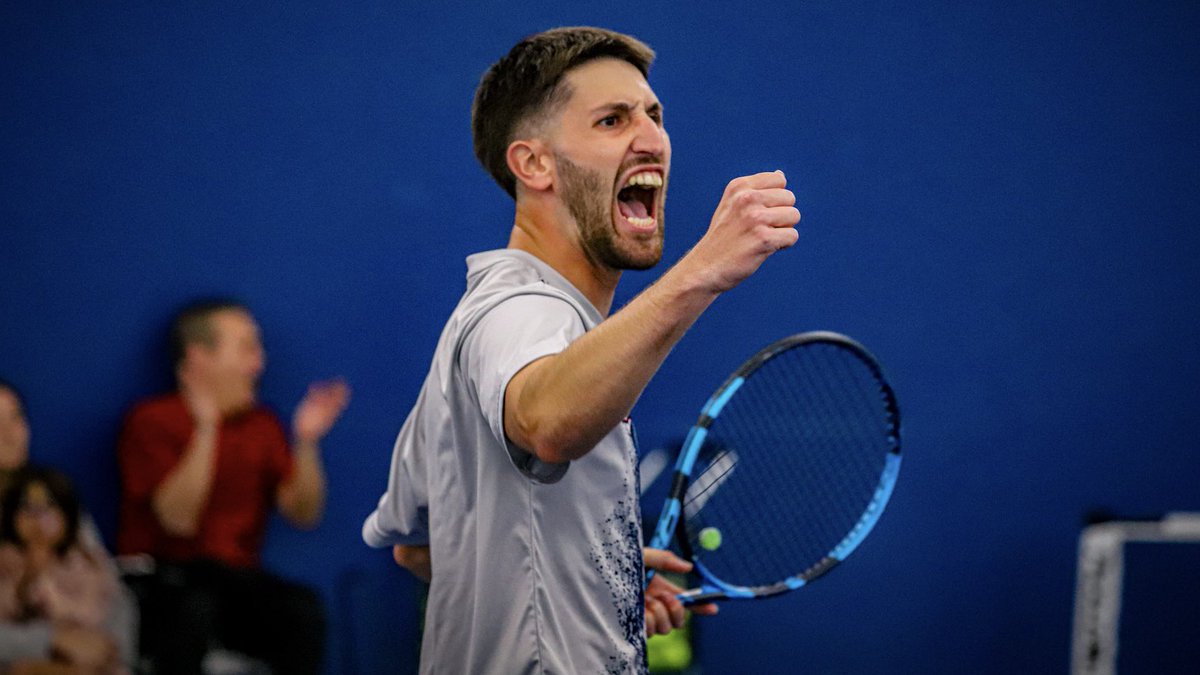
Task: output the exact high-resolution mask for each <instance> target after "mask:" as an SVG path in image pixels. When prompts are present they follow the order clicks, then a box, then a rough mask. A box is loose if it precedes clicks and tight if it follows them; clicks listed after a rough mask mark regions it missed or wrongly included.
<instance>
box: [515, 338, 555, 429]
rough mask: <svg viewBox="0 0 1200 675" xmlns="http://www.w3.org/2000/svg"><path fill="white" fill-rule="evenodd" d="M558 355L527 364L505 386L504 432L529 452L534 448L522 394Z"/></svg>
mask: <svg viewBox="0 0 1200 675" xmlns="http://www.w3.org/2000/svg"><path fill="white" fill-rule="evenodd" d="M556 356H557V355H556V354H552V355H549V356H543V357H540V358H538V359H536V360H534V361H533V362H531V363H529V364H527V365H525V367H523V368H521V369H520V370H518V371H517V372H516V374H515V375H513V376H512V378H510V379H509V381H508V386H506V387H505V388H504V414H503V419H504V434H505V436H506V438H507V440H508V441H509V442H511V443H512V444H513V445H516V446H517V447H520V448H522V449H524V450H526V451H528V452H533V451H534V448H533V442H532V439H531V438H530V436H529V434H528V433H527V432H528V431H529V430H528V429H527V428H526V427H525V426H523V424H522V420H523V419H525V416H524V415H522V413H523V412H524V411H523V410H522V409H521V395H522V393H523V392H524V391H525V384H526V383H527V382H529V380H530V379H531V378H533V377H536V374H537V371H538V370H540V369H541V368H543V367H545V366H547V365H549V362H550V361H551V360H552V359H554V358H556Z"/></svg>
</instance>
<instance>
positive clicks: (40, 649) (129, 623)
mask: <svg viewBox="0 0 1200 675" xmlns="http://www.w3.org/2000/svg"><path fill="white" fill-rule="evenodd" d="M29 439H30V431H29V422H28V419H27V417H26V408H25V401H24V398H23V397H22V396H21V394H20V392H19V391H18V390H17V388H16V387H15V386H13V385H12V384H10V383H8V382H5V381H3V380H0V522H9V521H10V518H9V514H10V513H11V515H12V518H11V522H12V523H13V527H12V531H13V534H14V535H15V534H16V530H17V528H16V523H17V521H18V518H17V515H18V514H16V513H15V511H14V510H13V509H15V508H16V507H13V509H9V508H6V506H5V504H6V502H8V501H9V499H6V497H7V496H8V486H9V485H10V484H11V483H12V482H13V481H14V480H20V481H21V482H22V484H24V482H25V480H24V479H23V478H22V474H23V473H24V471H25V467H26V464H27V463H28V461H29ZM68 487H69V485H68ZM34 491H35V492H38V489H37V488H34ZM25 492H28V490H25ZM47 496H48V495H45V494H36V495H34V496H33V497H32V499H33V500H34V501H36V500H38V499H41V498H43V497H47ZM12 499H13V500H15V502H14V503H16V504H20V503H22V499H21V495H17V496H13V497H12ZM30 506H31V508H32V507H35V506H36V504H33V503H32V502H31V503H30ZM59 508H60V509H61V504H60V505H59ZM72 512H75V513H76V514H77V515H76V516H75V518H74V519H75V521H76V522H77V526H76V528H75V529H76V531H77V534H75V535H72V536H71V537H70V538H71V540H72V541H71V543H72V546H70V547H69V548H70V549H71V550H73V551H75V553H73V554H72V555H71V556H69V557H70V558H72V560H73V561H74V562H73V563H72V564H75V563H76V562H77V561H79V560H81V559H82V560H86V561H87V563H88V564H87V565H85V566H86V567H87V569H88V570H89V571H88V572H87V574H85V575H84V576H85V577H88V580H83V583H84V584H89V583H91V582H96V581H98V579H99V578H104V579H108V580H111V581H112V582H114V583H115V582H116V578H117V571H116V566H115V565H114V564H113V561H112V559H111V557H110V556H109V555H108V552H107V551H106V550H105V548H104V546H103V544H102V543H101V540H100V535H99V532H98V531H97V529H96V526H95V524H94V523H93V522H92V520H91V518H90V517H88V515H87V514H86V513H85V512H83V511H82V509H79V510H78V511H76V507H72V506H70V505H69V504H68V506H67V508H66V509H65V510H61V516H60V517H62V518H63V521H64V522H66V521H67V520H70V518H69V517H68V516H67V514H68V513H72ZM27 515H28V514H27ZM44 519H45V520H51V521H53V520H55V519H56V517H55V516H53V515H50V516H49V517H47V518H44ZM20 520H22V521H24V520H26V519H25V518H21V519H20ZM35 520H36V519H35ZM52 524H53V523H52ZM64 534H65V533H64ZM8 547H9V556H8V558H7V560H8V562H9V563H13V562H14V557H13V554H14V553H16V554H17V558H18V559H20V560H19V567H14V566H13V565H12V564H10V565H9V566H7V567H5V568H4V570H0V586H2V587H7V586H8V585H9V584H14V585H15V584H17V583H20V581H21V579H20V578H17V576H18V574H19V576H22V577H23V576H25V574H24V571H25V570H26V569H30V571H33V570H32V568H26V566H25V564H24V560H23V556H21V555H20V553H19V551H14V550H13V548H17V549H19V546H17V545H16V544H15V542H11V541H10V542H9V546H8ZM33 555H34V557H35V558H40V559H41V561H42V562H45V561H47V560H48V559H50V556H47V555H46V554H45V552H44V551H42V552H38V553H34V554H33ZM54 557H55V558H57V556H54ZM51 562H53V560H51ZM35 567H36V565H35ZM45 567H47V566H46V565H42V568H43V570H44V568H45ZM50 567H54V568H55V569H54V571H53V572H52V573H51V574H48V575H45V578H46V579H48V580H49V579H54V580H56V581H57V582H63V583H66V584H67V586H68V587H69V586H71V584H73V583H74V582H73V581H72V579H71V578H70V575H69V574H68V575H66V576H65V577H64V576H63V572H64V571H65V570H68V569H71V564H68V565H67V566H66V567H62V566H57V565H51V566H50ZM18 569H19V570H21V571H20V572H19V573H18V572H17V571H16V570H18ZM36 576H40V575H31V579H32V578H33V577H36ZM55 583H56V582H55V581H47V582H43V583H42V584H40V585H41V586H42V587H47V586H53V585H54V584H55ZM107 584H108V582H107V581H103V580H99V582H98V586H99V587H105V586H107ZM37 586H38V584H33V585H32V587H37ZM14 587H15V586H14ZM108 587H109V588H111V589H113V593H114V595H112V597H111V598H109V600H107V601H106V603H108V607H107V614H106V616H105V617H104V619H103V621H102V622H101V624H103V625H97V624H95V623H81V622H77V621H61V620H60V621H56V620H54V618H53V617H52V616H51V615H48V614H44V613H40V612H38V611H26V610H24V609H23V610H20V611H19V612H18V613H12V612H0V671H4V672H11V673H59V672H62V673H71V672H79V671H84V672H88V671H95V670H97V669H103V668H107V669H108V670H110V671H111V670H114V669H116V668H117V667H118V665H119V664H120V663H125V664H130V663H132V662H133V660H134V658H135V646H134V634H135V633H136V629H137V615H136V609H135V606H134V603H133V601H132V599H131V598H130V596H129V594H128V592H127V591H126V590H125V589H124V588H123V587H122V586H120V585H119V584H116V585H115V586H108ZM35 595H36V594H35ZM56 597H57V598H58V599H59V600H61V598H62V597H63V596H61V595H59V596H56ZM10 601H11V597H10ZM50 602H51V603H52V604H53V603H54V600H51V601H50ZM37 606H38V605H35V607H34V608H35V609H36V607H37ZM56 606H57V607H61V602H59V603H58V605H56ZM27 609H28V608H27ZM68 611H69V608H68ZM6 669H7V670H6Z"/></svg>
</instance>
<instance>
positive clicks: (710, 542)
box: [699, 527, 721, 551]
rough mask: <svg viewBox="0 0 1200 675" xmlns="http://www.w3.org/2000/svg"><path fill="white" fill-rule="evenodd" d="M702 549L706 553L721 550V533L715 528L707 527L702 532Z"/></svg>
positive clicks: (700, 539)
mask: <svg viewBox="0 0 1200 675" xmlns="http://www.w3.org/2000/svg"><path fill="white" fill-rule="evenodd" d="M699 541H700V547H701V548H703V549H704V550H706V551H715V550H717V549H719V548H721V531H720V530H718V529H717V528H715V527H706V528H704V529H703V530H700V537H699Z"/></svg>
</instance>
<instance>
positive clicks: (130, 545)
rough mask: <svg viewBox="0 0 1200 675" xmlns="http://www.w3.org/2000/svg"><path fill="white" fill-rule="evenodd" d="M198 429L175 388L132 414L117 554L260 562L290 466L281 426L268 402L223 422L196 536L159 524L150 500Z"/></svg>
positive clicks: (123, 459) (121, 457)
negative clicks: (173, 532)
mask: <svg viewBox="0 0 1200 675" xmlns="http://www.w3.org/2000/svg"><path fill="white" fill-rule="evenodd" d="M194 426H195V425H194V424H193V423H192V417H191V414H190V413H189V412H188V409H187V406H186V405H185V404H184V402H183V399H182V397H180V395H179V394H177V393H176V394H171V395H168V396H163V397H160V398H155V399H150V400H148V401H144V402H142V403H139V404H138V405H137V406H135V407H134V408H133V410H132V411H131V412H130V413H129V416H128V417H127V418H126V421H125V428H124V430H123V431H122V433H121V439H120V442H119V445H118V449H117V455H118V462H119V463H120V468H121V487H122V490H121V523H120V531H119V533H118V536H117V551H118V552H119V553H121V554H123V555H125V554H132V553H148V554H150V555H152V556H154V557H155V558H158V559H161V560H170V561H175V562H184V561H188V560H195V559H200V558H205V559H210V560H217V561H220V562H223V563H225V564H227V565H232V566H234V567H254V566H257V565H258V563H259V553H260V551H261V550H262V542H263V534H264V533H265V531H266V526H267V517H268V516H269V515H270V513H271V510H272V509H273V508H274V507H275V491H276V488H277V487H278V486H279V484H280V483H281V482H282V481H283V480H284V479H286V478H287V476H289V475H290V474H291V471H292V456H291V453H290V452H289V451H288V442H287V436H286V435H285V433H284V431H283V426H282V425H281V424H280V423H279V419H278V418H277V417H276V416H275V414H274V413H272V412H271V411H270V410H268V409H267V408H266V407H264V406H258V407H255V408H254V409H252V410H250V411H248V412H245V413H241V414H239V415H237V416H235V417H232V418H228V419H225V420H223V421H222V422H221V429H220V432H219V434H218V439H217V460H216V461H217V466H216V475H215V476H214V478H213V483H212V489H211V491H210V492H209V495H208V503H207V504H206V505H205V507H204V511H203V512H202V514H201V516H200V526H199V528H198V530H197V532H196V535H195V536H193V537H176V536H173V535H170V534H168V533H167V532H166V531H165V530H163V528H162V526H161V525H160V524H159V522H158V518H156V517H155V515H154V510H153V508H152V507H151V498H152V495H153V494H154V490H155V489H156V488H158V486H159V484H161V483H162V481H163V479H164V478H166V476H167V474H168V473H170V472H171V469H173V468H174V467H175V464H176V463H177V462H178V461H179V459H180V458H181V457H182V456H183V453H184V451H185V450H186V449H187V446H188V443H189V442H191V438H192V431H193V429H194Z"/></svg>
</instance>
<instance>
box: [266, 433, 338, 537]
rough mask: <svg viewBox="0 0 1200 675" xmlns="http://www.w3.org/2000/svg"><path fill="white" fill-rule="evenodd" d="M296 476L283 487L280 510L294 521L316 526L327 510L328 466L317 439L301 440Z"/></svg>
mask: <svg viewBox="0 0 1200 675" xmlns="http://www.w3.org/2000/svg"><path fill="white" fill-rule="evenodd" d="M292 457H293V465H292V475H291V477H290V478H289V479H288V481H287V483H285V484H284V485H283V486H281V487H280V492H279V500H278V501H279V510H280V512H281V513H283V515H284V517H286V518H287V519H288V520H290V521H291V522H292V523H293V524H295V525H299V526H301V527H312V526H314V525H316V524H317V523H319V522H320V521H321V516H322V515H324V513H325V489H326V488H325V468H324V466H323V464H322V462H321V451H320V449H319V448H318V446H317V443H316V442H315V441H305V440H297V441H296V445H295V447H294V448H293V450H292Z"/></svg>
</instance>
